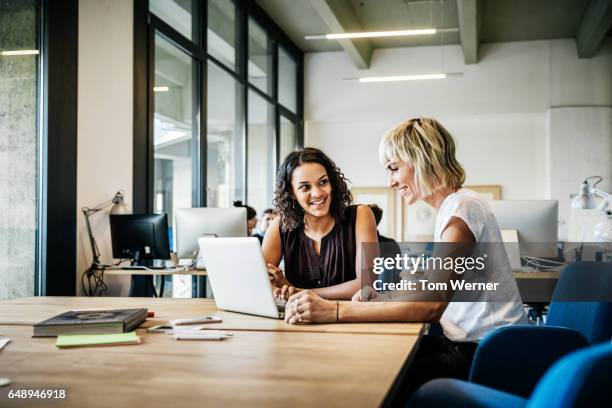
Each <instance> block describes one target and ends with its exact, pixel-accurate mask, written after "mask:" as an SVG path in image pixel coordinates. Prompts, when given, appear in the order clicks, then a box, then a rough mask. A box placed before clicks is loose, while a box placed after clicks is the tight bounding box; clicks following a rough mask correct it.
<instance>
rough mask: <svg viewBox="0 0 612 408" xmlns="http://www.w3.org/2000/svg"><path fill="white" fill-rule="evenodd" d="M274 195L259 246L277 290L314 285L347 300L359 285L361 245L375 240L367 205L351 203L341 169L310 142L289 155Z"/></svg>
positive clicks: (287, 291) (282, 292)
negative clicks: (272, 214) (272, 213)
mask: <svg viewBox="0 0 612 408" xmlns="http://www.w3.org/2000/svg"><path fill="white" fill-rule="evenodd" d="M274 195H275V199H274V205H275V208H276V211H277V213H278V214H279V216H278V217H277V218H275V219H274V221H272V224H271V225H270V227H269V228H268V230H267V232H266V236H265V239H264V242H263V248H262V249H263V254H264V258H265V259H266V262H267V263H268V273H269V274H270V277H271V281H272V284H273V285H274V286H276V287H277V288H279V289H278V291H277V295H279V296H280V297H281V298H286V297H287V295H291V294H292V293H296V292H299V291H302V290H304V289H312V291H313V292H314V293H317V294H318V295H320V296H321V297H323V298H326V299H347V300H348V299H350V298H351V296H352V295H353V293H355V291H356V290H358V289H359V288H360V286H361V268H360V266H361V244H362V243H364V242H377V239H376V224H375V222H374V215H373V214H372V211H371V210H370V208H368V206H366V205H359V206H357V205H351V202H352V200H353V197H352V195H351V192H350V190H349V188H348V185H347V182H346V178H345V177H344V174H342V172H341V171H340V169H339V168H338V167H337V166H336V165H335V164H334V162H333V161H331V159H330V158H329V157H327V155H326V154H325V153H323V152H322V151H321V150H319V149H315V148H312V147H306V148H304V149H301V150H298V151H295V152H292V153H290V154H289V155H288V156H287V158H286V159H285V161H284V162H283V164H282V165H281V166H280V167H279V170H278V173H277V176H276V191H275V193H274ZM281 259H283V260H284V264H285V273H284V274H283V271H281V269H280V268H279V267H278V265H279V263H280V261H281Z"/></svg>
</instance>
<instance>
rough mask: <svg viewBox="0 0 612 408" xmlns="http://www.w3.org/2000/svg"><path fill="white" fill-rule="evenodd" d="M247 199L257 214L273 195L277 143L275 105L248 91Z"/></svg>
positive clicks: (267, 204) (270, 203)
mask: <svg viewBox="0 0 612 408" xmlns="http://www.w3.org/2000/svg"><path fill="white" fill-rule="evenodd" d="M248 123H249V127H248V144H247V146H248V159H247V163H248V172H247V179H248V187H247V192H248V193H247V202H248V204H249V205H250V206H252V207H253V208H255V209H256V210H257V212H258V214H261V211H262V210H263V209H265V208H267V207H271V205H272V199H273V197H274V176H275V174H274V173H275V169H276V163H275V162H276V148H275V147H276V143H275V139H276V136H275V131H274V106H273V105H272V104H271V103H269V102H267V101H266V100H265V99H264V98H262V97H261V96H259V95H258V94H257V93H255V92H254V91H249V121H248Z"/></svg>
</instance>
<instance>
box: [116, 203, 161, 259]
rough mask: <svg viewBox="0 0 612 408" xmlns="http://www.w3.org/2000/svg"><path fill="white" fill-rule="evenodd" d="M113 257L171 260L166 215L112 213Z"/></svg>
mask: <svg viewBox="0 0 612 408" xmlns="http://www.w3.org/2000/svg"><path fill="white" fill-rule="evenodd" d="M110 227H111V239H112V242H113V258H116V259H132V260H134V261H135V262H136V263H139V262H140V261H143V260H153V259H170V244H169V240H168V216H167V215H166V214H120V215H119V214H111V216H110Z"/></svg>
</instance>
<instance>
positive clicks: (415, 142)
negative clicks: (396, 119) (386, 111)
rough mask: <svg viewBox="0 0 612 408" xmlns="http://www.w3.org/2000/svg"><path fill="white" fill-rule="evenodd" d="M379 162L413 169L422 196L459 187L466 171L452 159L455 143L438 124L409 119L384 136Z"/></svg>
mask: <svg viewBox="0 0 612 408" xmlns="http://www.w3.org/2000/svg"><path fill="white" fill-rule="evenodd" d="M378 155H379V158H380V161H381V163H383V164H386V163H388V162H390V161H393V160H401V161H403V162H405V163H408V164H411V165H413V166H414V178H415V183H416V186H417V188H418V190H419V191H420V192H421V194H423V195H424V196H427V195H430V194H432V193H433V192H434V191H437V190H439V189H442V188H446V187H452V188H459V187H461V185H463V183H464V181H465V170H463V167H462V166H461V164H460V163H459V162H458V161H457V159H456V158H455V141H454V140H453V137H452V136H451V135H450V133H448V131H447V130H446V129H445V128H444V126H442V124H441V123H440V122H438V121H437V120H435V119H430V118H414V119H408V120H405V121H404V122H402V123H400V124H399V125H397V126H395V127H394V128H393V129H391V131H389V132H388V133H387V134H386V135H384V136H383V138H382V140H381V141H380V145H379V147H378Z"/></svg>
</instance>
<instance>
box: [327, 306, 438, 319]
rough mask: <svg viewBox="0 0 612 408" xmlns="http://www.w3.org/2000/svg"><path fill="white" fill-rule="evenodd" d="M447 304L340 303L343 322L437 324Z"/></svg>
mask: <svg viewBox="0 0 612 408" xmlns="http://www.w3.org/2000/svg"><path fill="white" fill-rule="evenodd" d="M446 306H447V303H446V302H340V303H339V309H338V317H339V318H340V321H341V322H403V323H406V322H408V323H410V322H411V323H414V322H437V321H439V320H440V317H441V316H442V313H444V310H445V309H446Z"/></svg>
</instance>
